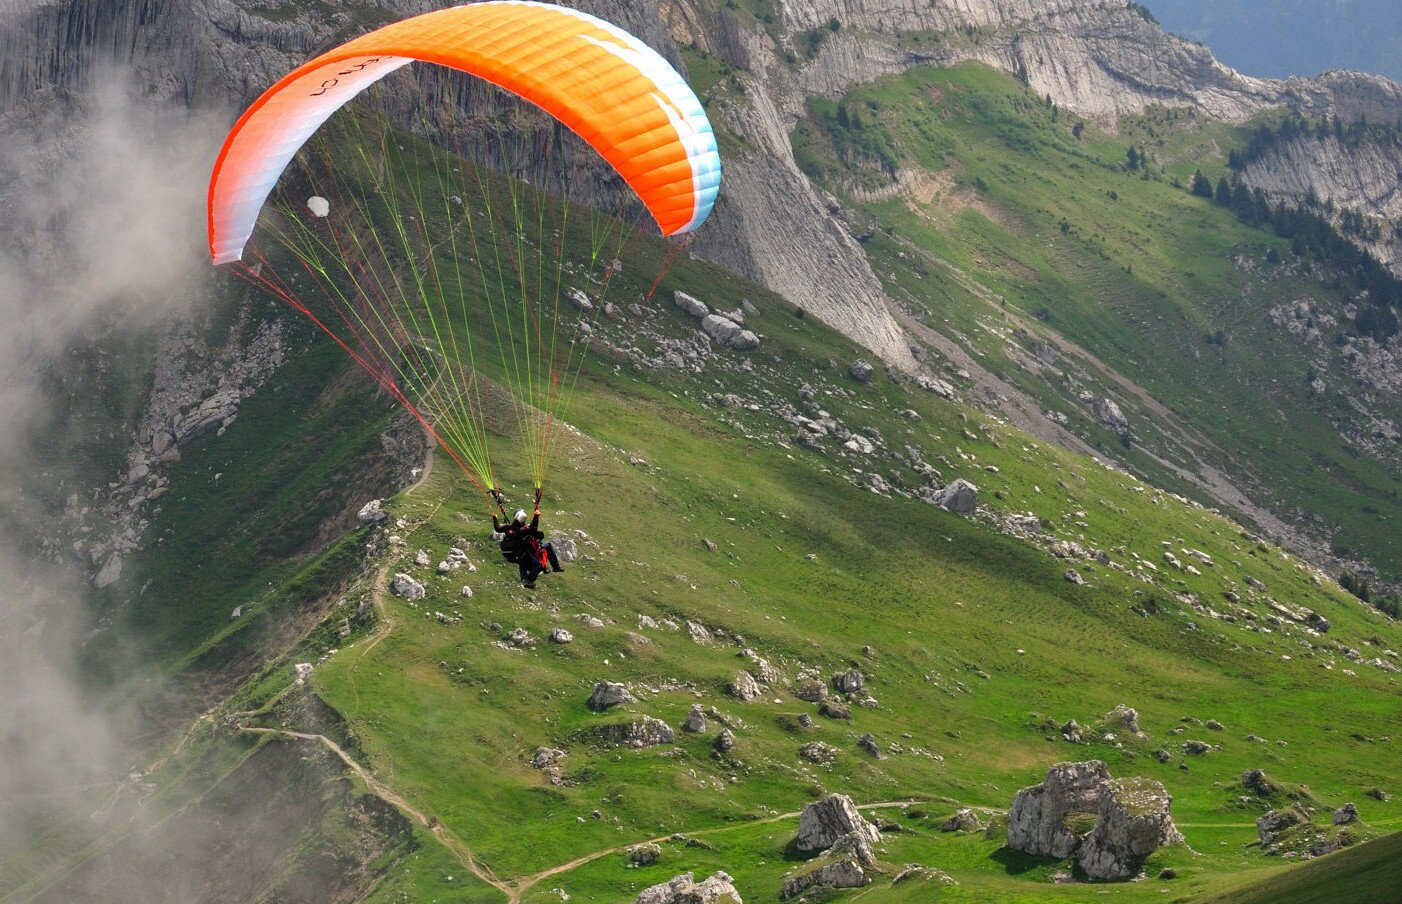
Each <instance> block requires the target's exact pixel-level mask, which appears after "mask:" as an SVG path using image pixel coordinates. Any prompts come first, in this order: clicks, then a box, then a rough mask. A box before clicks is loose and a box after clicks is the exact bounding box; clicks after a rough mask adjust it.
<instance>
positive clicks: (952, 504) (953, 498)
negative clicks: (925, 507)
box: [930, 477, 978, 515]
mask: <svg viewBox="0 0 1402 904" xmlns="http://www.w3.org/2000/svg"><path fill="white" fill-rule="evenodd" d="M930 502H931V503H933V504H934V505H937V506H939V507H940V508H942V509H944V510H945V511H947V512H953V513H954V514H956V515H972V514H973V513H974V510H975V509H977V508H978V487H976V486H974V485H973V484H972V483H969V481H967V480H965V479H964V478H962V477H960V478H959V479H958V480H955V481H953V482H952V483H950V484H949V485H948V486H944V487H941V488H940V489H939V490H937V491H936V492H935V494H934V496H933V497H932V498H931V499H930Z"/></svg>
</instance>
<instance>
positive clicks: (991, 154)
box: [794, 65, 1402, 575]
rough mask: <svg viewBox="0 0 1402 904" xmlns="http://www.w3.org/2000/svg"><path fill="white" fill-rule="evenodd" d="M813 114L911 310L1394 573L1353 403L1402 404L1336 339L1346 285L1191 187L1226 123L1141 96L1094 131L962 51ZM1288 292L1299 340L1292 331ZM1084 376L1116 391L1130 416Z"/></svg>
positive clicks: (1050, 405) (1158, 479)
mask: <svg viewBox="0 0 1402 904" xmlns="http://www.w3.org/2000/svg"><path fill="white" fill-rule="evenodd" d="M809 112H810V115H809V117H808V118H807V119H805V120H803V121H802V122H801V123H800V124H799V127H798V129H797V131H796V132H795V135H794V139H795V145H796V148H797V150H798V153H799V159H800V162H801V163H802V164H803V165H804V166H805V168H806V169H807V170H808V171H809V173H810V174H811V175H813V176H814V177H815V178H817V179H818V180H819V181H821V182H823V183H824V184H826V185H828V186H829V187H830V188H831V189H832V190H834V191H836V192H837V193H838V194H839V195H845V196H846V197H848V198H849V199H851V200H852V202H853V203H855V204H856V205H857V212H856V213H853V212H849V216H850V217H851V218H852V219H854V220H858V221H860V219H861V217H862V216H863V215H865V216H867V217H868V218H869V219H873V220H874V221H875V223H876V224H879V225H880V228H879V229H875V230H874V231H873V232H872V233H871V238H870V239H869V240H868V241H867V243H866V247H867V249H868V253H869V256H870V257H871V259H872V263H873V266H874V268H875V269H876V271H877V273H878V275H880V276H881V277H882V279H883V281H884V282H885V284H886V286H887V289H888V290H889V291H890V292H891V293H892V295H893V297H895V298H897V299H900V300H901V301H902V303H903V304H904V305H905V306H906V307H907V308H908V310H909V311H910V312H911V313H912V314H914V315H917V316H918V317H920V318H921V319H922V320H923V321H924V322H925V323H927V324H928V325H929V326H931V327H932V328H933V329H935V330H938V331H939V332H941V333H943V334H944V335H946V336H947V337H949V338H951V339H953V340H954V341H955V342H956V343H957V344H958V345H959V346H961V347H962V348H963V349H964V350H966V351H967V352H968V353H970V354H972V355H974V356H975V357H976V359H977V360H978V363H979V364H980V365H982V366H984V367H986V368H988V369H989V370H991V371H993V372H995V373H996V374H998V375H999V376H1000V377H1002V378H1003V379H1005V380H1007V381H1008V382H1010V383H1012V384H1013V385H1015V386H1017V387H1018V388H1019V389H1021V390H1022V391H1024V392H1026V393H1027V394H1029V395H1030V396H1031V397H1032V398H1034V399H1036V400H1037V401H1038V402H1039V403H1040V404H1041V405H1042V406H1043V407H1044V408H1045V409H1046V410H1048V411H1051V412H1055V413H1058V414H1059V415H1060V416H1063V417H1065V418H1066V423H1068V425H1069V426H1070V427H1071V429H1072V430H1073V431H1075V432H1076V433H1077V434H1078V435H1080V436H1083V437H1085V438H1086V439H1087V440H1088V441H1089V442H1090V443H1091V444H1092V445H1093V446H1096V447H1097V448H1099V449H1101V451H1102V452H1104V453H1105V454H1107V455H1112V456H1114V457H1115V458H1116V459H1117V460H1120V461H1123V462H1124V463H1125V464H1126V465H1127V466H1129V467H1130V468H1132V469H1133V470H1134V471H1135V472H1136V473H1138V474H1140V475H1142V476H1145V477H1147V478H1149V479H1151V480H1153V481H1154V482H1155V483H1158V484H1159V485H1163V486H1170V487H1174V488H1177V489H1179V490H1180V491H1181V492H1184V493H1188V494H1189V495H1193V496H1194V497H1196V498H1201V499H1206V498H1208V495H1209V494H1208V493H1207V492H1205V489H1204V488H1205V487H1207V486H1210V485H1211V484H1212V483H1213V477H1212V475H1211V473H1210V469H1216V470H1218V471H1220V472H1222V473H1224V474H1226V475H1228V476H1229V477H1230V478H1231V480H1232V481H1233V482H1234V483H1236V484H1237V486H1238V487H1240V488H1241V489H1242V490H1243V491H1244V492H1245V493H1246V494H1247V495H1248V496H1249V497H1251V498H1252V500H1253V501H1254V502H1255V503H1257V504H1260V505H1263V506H1265V507H1267V508H1269V509H1272V510H1273V511H1274V512H1275V513H1277V514H1278V515H1279V516H1281V517H1282V518H1284V519H1285V520H1286V521H1287V522H1294V523H1295V524H1297V525H1301V526H1304V527H1305V528H1307V529H1308V530H1309V531H1310V532H1312V533H1314V534H1315V535H1319V536H1324V537H1327V538H1329V539H1330V540H1331V541H1332V544H1333V547H1334V548H1335V549H1336V550H1338V551H1343V552H1349V551H1352V552H1354V553H1358V554H1361V555H1363V556H1365V557H1367V558H1369V559H1371V560H1372V561H1373V562H1374V563H1376V565H1377V566H1378V568H1379V569H1380V570H1381V571H1382V572H1383V573H1384V574H1392V575H1396V574H1397V573H1398V572H1399V570H1402V546H1399V545H1398V536H1399V533H1398V531H1397V529H1396V524H1397V522H1398V519H1399V516H1402V501H1400V500H1399V489H1402V470H1399V467H1398V462H1399V461H1402V458H1399V457H1398V456H1397V454H1396V451H1397V450H1396V443H1395V442H1390V443H1384V444H1382V445H1381V446H1379V447H1376V448H1370V446H1371V443H1370V441H1369V440H1368V439H1367V438H1366V437H1367V435H1368V431H1369V430H1370V429H1372V428H1371V427H1367V426H1365V425H1366V424H1368V423H1370V422H1369V415H1366V414H1362V413H1363V412H1365V411H1366V412H1373V416H1376V417H1382V418H1389V417H1391V418H1396V417H1397V416H1398V408H1399V404H1402V399H1399V398H1398V397H1397V395H1396V393H1395V391H1391V390H1388V389H1387V388H1386V387H1375V386H1373V385H1371V384H1368V383H1366V382H1365V381H1364V380H1363V379H1362V378H1361V377H1360V374H1359V373H1358V372H1357V371H1356V370H1353V369H1351V367H1350V364H1349V359H1348V356H1347V355H1346V354H1341V353H1340V351H1341V347H1342V346H1343V340H1344V338H1346V337H1347V336H1348V335H1349V328H1348V322H1347V320H1346V319H1345V314H1344V313H1343V309H1344V307H1345V305H1346V303H1348V302H1350V301H1351V300H1353V299H1352V296H1350V295H1349V294H1348V292H1347V289H1346V288H1345V287H1342V286H1338V285H1337V282H1336V280H1335V279H1334V278H1333V276H1332V275H1331V274H1330V273H1329V272H1328V271H1327V269H1321V268H1320V267H1319V266H1318V265H1316V264H1314V263H1313V262H1310V261H1306V260H1301V259H1297V258H1295V257H1293V255H1292V254H1291V250H1290V244H1289V242H1288V241H1286V240H1284V239H1280V238H1277V237H1276V236H1275V235H1274V234H1273V233H1270V232H1268V231H1264V230H1261V229H1255V228H1251V227H1248V226H1245V225H1242V224H1241V223H1239V222H1237V220H1236V219H1235V217H1233V215H1232V214H1231V213H1230V212H1228V211H1227V210H1225V209H1223V208H1220V207H1216V206H1214V205H1213V204H1212V203H1211V202H1210V201H1209V200H1205V199H1203V198H1199V197H1196V196H1194V195H1192V194H1190V193H1189V192H1188V191H1187V189H1186V186H1187V185H1188V183H1189V181H1190V178H1191V176H1192V175H1193V173H1194V172H1195V171H1196V170H1198V169H1201V170H1202V171H1203V172H1204V173H1205V174H1206V175H1207V176H1208V177H1209V179H1210V180H1211V181H1212V182H1213V183H1214V184H1215V182H1216V181H1217V179H1218V178H1219V177H1220V176H1221V175H1222V174H1224V173H1226V165H1225V164H1226V155H1227V152H1228V151H1229V150H1230V149H1231V148H1233V147H1235V146H1237V145H1238V144H1239V143H1240V142H1241V141H1242V140H1243V139H1242V137H1241V135H1239V134H1238V133H1237V132H1236V131H1234V130H1232V129H1230V128H1227V127H1224V126H1221V125H1218V124H1213V123H1211V122H1204V121H1200V120H1199V119H1197V118H1196V117H1192V116H1190V115H1187V114H1183V113H1181V112H1173V111H1154V112H1153V113H1151V114H1150V115H1147V116H1146V117H1144V118H1143V119H1142V120H1137V121H1133V122H1126V123H1125V124H1124V131H1123V134H1121V135H1108V134H1105V133H1103V132H1099V131H1097V130H1096V129H1095V128H1093V127H1090V126H1088V125H1086V124H1085V123H1082V122H1080V121H1079V120H1077V119H1076V118H1075V117H1074V116H1071V115H1068V114H1064V113H1063V112H1061V111H1059V110H1057V109H1056V108H1055V107H1053V106H1050V105H1049V104H1047V103H1046V102H1045V101H1043V100H1041V99H1039V98H1037V97H1035V96H1034V95H1032V94H1030V93H1029V92H1028V91H1027V90H1026V89H1025V88H1024V87H1023V86H1022V85H1020V84H1018V83H1017V82H1015V81H1014V80H1012V79H1010V78H1008V77H1006V76H1004V75H1002V74H1000V73H996V72H994V71H992V70H989V69H986V68H983V67H979V66H975V65H967V66H960V67H956V68H954V69H942V70H917V71H913V72H910V73H908V74H906V75H904V76H901V77H899V78H891V79H886V80H883V81H881V82H879V83H877V84H874V85H870V86H865V87H862V88H859V89H857V90H855V91H853V92H852V93H851V94H850V95H848V96H847V97H845V98H843V99H842V100H841V101H839V102H837V103H830V102H825V101H820V100H815V101H812V102H811V103H810V109H809ZM896 174H900V177H901V178H900V181H899V183H898V182H897V180H896V178H895V177H896ZM1300 302H1306V303H1308V305H1309V308H1308V313H1309V315H1310V317H1309V323H1308V326H1309V328H1310V329H1314V328H1316V327H1318V337H1317V338H1316V339H1313V340H1306V339H1302V338H1301V335H1300V331H1298V330H1296V331H1295V332H1292V330H1291V329H1287V326H1291V327H1292V328H1293V324H1290V323H1289V321H1290V320H1291V319H1293V317H1294V314H1293V313H1292V312H1291V311H1290V306H1291V305H1294V304H1298V303H1300ZM1325 315H1327V316H1328V318H1329V319H1328V321H1327V322H1325V320H1324V317H1325ZM1304 316H1305V315H1304V314H1301V315H1300V319H1301V321H1303V320H1304ZM1316 318H1318V322H1316ZM1301 325H1303V323H1302V324H1301ZM1083 393H1084V394H1087V398H1088V397H1089V396H1094V397H1098V398H1109V399H1111V400H1114V401H1116V402H1117V403H1118V405H1119V407H1120V408H1121V409H1122V410H1123V411H1124V413H1125V414H1126V416H1127V419H1128V430H1127V431H1126V432H1124V433H1123V434H1121V435H1117V434H1116V433H1115V432H1114V431H1112V430H1110V429H1107V428H1106V427H1105V425H1104V421H1103V420H1102V419H1098V418H1097V417H1096V416H1095V413H1094V409H1093V408H1092V407H1091V405H1090V404H1089V402H1088V401H1087V400H1086V399H1085V398H1082V397H1081V396H1082V394H1083ZM1141 393H1142V395H1141ZM1355 409H1356V410H1355ZM1360 415H1361V416H1360Z"/></svg>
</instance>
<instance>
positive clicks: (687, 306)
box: [672, 292, 711, 320]
mask: <svg viewBox="0 0 1402 904" xmlns="http://www.w3.org/2000/svg"><path fill="white" fill-rule="evenodd" d="M672 303H673V304H675V305H676V306H677V307H678V308H680V309H681V310H682V311H684V312H685V313H687V314H690V315H691V316H692V317H695V318H696V319H698V320H699V319H701V318H702V317H705V316H706V315H707V314H709V313H711V309H710V308H708V307H706V303H705V302H703V301H700V300H698V299H696V298H693V297H691V296H690V295H688V294H686V293H685V292H673V293H672Z"/></svg>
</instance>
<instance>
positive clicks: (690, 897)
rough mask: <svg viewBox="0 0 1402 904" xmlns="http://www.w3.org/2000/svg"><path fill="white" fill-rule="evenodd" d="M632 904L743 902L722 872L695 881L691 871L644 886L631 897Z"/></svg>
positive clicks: (735, 903) (739, 903)
mask: <svg viewBox="0 0 1402 904" xmlns="http://www.w3.org/2000/svg"><path fill="white" fill-rule="evenodd" d="M633 904H744V902H743V901H742V900H741V899H740V893H739V892H738V891H736V890H735V883H734V881H733V880H732V879H731V878H730V877H729V876H727V875H726V874H725V873H723V872H716V874H715V875H713V876H711V877H710V878H708V879H706V880H705V881H704V882H697V881H696V877H695V876H694V875H693V874H691V873H682V874H681V875H680V876H675V877H673V878H672V879H671V880H670V881H668V882H663V883H661V884H659V885H654V886H652V887H651V888H645V889H643V890H642V891H641V892H639V893H638V896H637V897H636V898H634V899H633Z"/></svg>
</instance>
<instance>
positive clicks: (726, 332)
mask: <svg viewBox="0 0 1402 904" xmlns="http://www.w3.org/2000/svg"><path fill="white" fill-rule="evenodd" d="M701 331H702V332H704V333H705V334H706V335H707V336H710V337H711V339H712V340H714V341H716V342H719V343H720V344H721V345H729V344H730V340H731V338H732V337H733V336H734V335H735V334H736V333H738V332H740V324H738V323H736V322H735V321H733V320H731V319H730V318H729V317H722V316H721V315H719V314H707V315H706V316H705V317H702V318H701Z"/></svg>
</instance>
